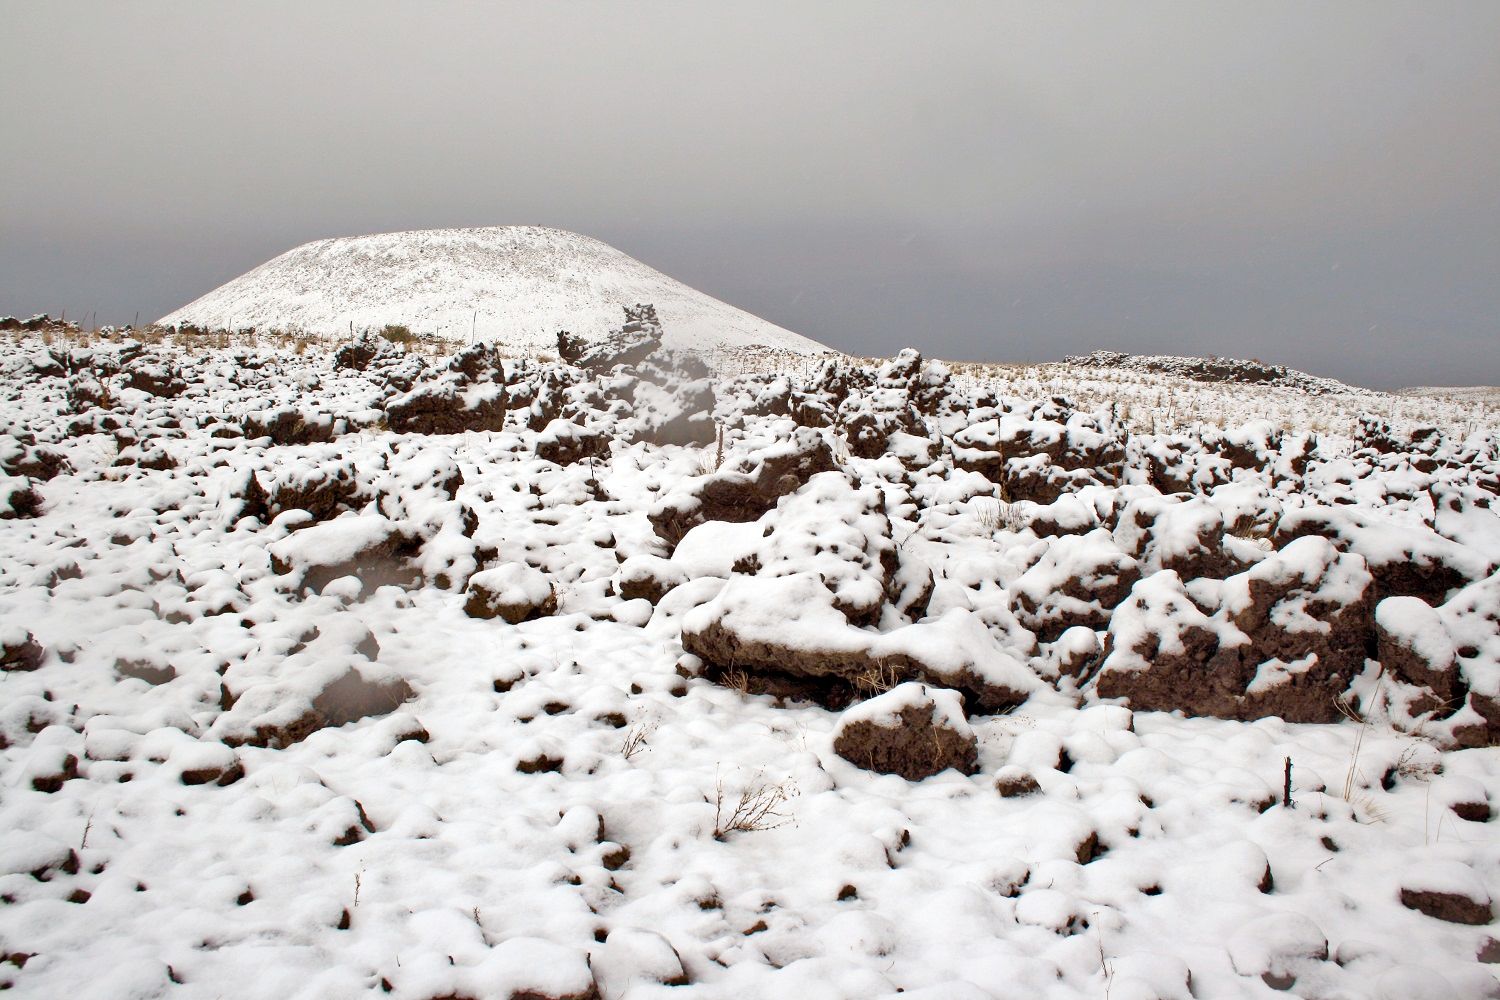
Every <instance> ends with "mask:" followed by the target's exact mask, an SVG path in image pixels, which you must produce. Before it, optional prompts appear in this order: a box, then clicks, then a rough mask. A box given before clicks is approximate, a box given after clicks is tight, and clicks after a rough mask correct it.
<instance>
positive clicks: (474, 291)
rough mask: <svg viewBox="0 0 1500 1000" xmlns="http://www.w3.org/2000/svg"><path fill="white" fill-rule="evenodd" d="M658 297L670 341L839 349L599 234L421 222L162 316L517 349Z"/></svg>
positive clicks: (795, 350) (279, 267) (318, 251)
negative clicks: (710, 292)
mask: <svg viewBox="0 0 1500 1000" xmlns="http://www.w3.org/2000/svg"><path fill="white" fill-rule="evenodd" d="M636 303H651V304H654V305H655V306H656V309H657V312H658V314H659V315H660V317H661V320H662V325H663V327H664V328H665V330H666V334H665V338H664V345H665V346H666V347H668V348H672V349H677V350H685V349H694V350H699V351H705V350H706V351H712V350H737V349H747V348H748V349H757V348H761V349H771V350H776V351H783V352H788V353H792V354H822V353H830V352H829V351H828V348H825V347H824V346H823V345H822V344H819V343H817V342H816V341H813V340H810V339H808V338H806V337H802V336H799V335H798V334H795V333H792V332H791V331H790V330H784V329H782V328H781V327H779V326H776V325H774V324H772V323H768V322H766V321H765V320H763V319H760V318H758V317H756V316H752V315H750V314H749V313H747V312H744V311H742V310H739V309H736V308H734V307H733V306H731V305H728V304H727V303H724V302H720V301H719V300H717V299H714V298H711V297H709V296H707V295H704V294H703V293H701V292H698V291H695V290H694V289H692V288H689V287H688V286H687V285H684V284H682V283H681V282H679V281H675V280H673V279H672V278H669V277H667V276H666V275H664V274H662V273H660V272H659V271H655V270H653V269H651V268H649V267H647V266H646V265H645V264H642V263H641V262H640V261H637V260H635V259H633V258H631V257H628V256H626V255H625V254H623V253H621V252H620V251H618V250H616V249H614V248H613V247H611V246H608V245H607V244H604V243H601V242H600V241H598V240H595V239H591V238H590V237H587V236H580V235H578V234H576V233H569V232H564V231H563V230H560V229H549V228H546V227H543V226H494V227H489V228H477V229H425V230H417V231H413V232H403V233H380V234H376V235H371V236H349V237H341V238H338V239H329V240H317V241H315V242H312V243H306V244H303V245H302V246H300V247H297V248H295V249H293V250H289V251H287V252H286V253H284V254H282V255H281V256H279V257H276V258H274V259H272V260H269V261H267V262H266V263H264V264H262V265H261V266H259V267H257V268H255V269H254V270H252V271H249V272H247V273H246V274H243V275H241V276H240V277H238V278H235V279H234V280H233V281H230V282H229V283H228V284H225V285H222V286H220V287H219V288H216V289H214V290H213V291H211V292H209V293H208V294H207V295H204V296H203V297H202V298H199V299H196V300H194V301H192V302H190V303H188V304H187V305H185V306H183V307H182V308H180V309H177V310H176V311H174V312H171V313H169V314H167V315H166V316H163V317H162V318H161V319H160V320H159V321H158V322H159V324H160V325H162V326H173V327H180V326H186V325H191V326H195V327H199V328H202V329H227V330H243V329H246V328H249V327H254V328H257V329H259V330H285V331H302V332H306V333H316V334H323V335H338V334H345V335H347V334H350V333H353V332H358V331H361V330H370V329H374V330H379V329H381V328H383V327H385V326H386V325H387V324H400V325H403V326H406V327H409V328H410V329H411V330H412V331H413V332H414V333H417V334H433V335H436V336H438V337H442V338H445V339H448V340H457V341H466V340H468V339H470V337H471V336H472V337H474V338H475V339H479V340H487V341H493V342H495V343H497V344H499V345H502V346H503V347H505V348H507V349H508V350H510V351H512V352H514V353H518V354H521V353H530V352H534V351H538V350H548V351H550V350H555V349H556V347H557V333H558V331H559V330H567V331H568V332H570V333H572V334H574V335H576V336H579V337H582V338H584V339H585V340H594V339H598V338H603V337H604V336H606V335H607V334H608V333H609V332H610V331H611V330H612V329H613V328H614V327H616V326H618V325H619V322H620V310H621V308H622V307H624V306H629V305H634V304H636Z"/></svg>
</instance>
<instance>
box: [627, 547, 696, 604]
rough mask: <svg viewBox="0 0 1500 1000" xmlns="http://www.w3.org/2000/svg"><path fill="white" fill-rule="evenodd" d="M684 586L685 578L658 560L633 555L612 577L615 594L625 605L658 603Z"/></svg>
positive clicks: (683, 574) (680, 570)
mask: <svg viewBox="0 0 1500 1000" xmlns="http://www.w3.org/2000/svg"><path fill="white" fill-rule="evenodd" d="M686 582H687V574H686V573H684V572H683V571H682V569H681V568H680V567H678V566H675V565H673V564H672V563H671V562H669V561H667V560H666V559H663V558H661V557H660V556H652V555H635V556H631V557H630V558H629V559H626V560H625V561H624V562H623V563H621V564H620V569H619V571H618V572H616V573H615V579H614V587H615V593H617V594H619V595H620V596H621V597H623V598H624V599H625V600H627V601H634V600H639V599H641V598H644V599H645V600H648V601H650V602H651V603H652V604H655V603H657V602H658V601H660V600H661V599H662V598H663V597H665V596H666V594H667V592H668V591H670V590H671V589H672V588H674V587H678V586H681V585H682V584H684V583H686Z"/></svg>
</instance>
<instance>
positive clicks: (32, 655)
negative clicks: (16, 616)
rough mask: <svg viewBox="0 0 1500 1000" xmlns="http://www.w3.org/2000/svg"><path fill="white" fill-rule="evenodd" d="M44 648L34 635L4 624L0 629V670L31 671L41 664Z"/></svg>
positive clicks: (44, 653)
mask: <svg viewBox="0 0 1500 1000" xmlns="http://www.w3.org/2000/svg"><path fill="white" fill-rule="evenodd" d="M45 655H46V650H44V649H43V648H42V645H41V643H39V642H37V641H36V636H34V635H32V634H31V633H30V632H27V631H26V630H25V629H21V628H16V627H15V626H9V625H8V626H5V627H4V628H3V629H0V670H3V671H6V672H10V671H31V670H35V669H37V668H38V667H40V666H41V665H42V658H43V657H44V656H45Z"/></svg>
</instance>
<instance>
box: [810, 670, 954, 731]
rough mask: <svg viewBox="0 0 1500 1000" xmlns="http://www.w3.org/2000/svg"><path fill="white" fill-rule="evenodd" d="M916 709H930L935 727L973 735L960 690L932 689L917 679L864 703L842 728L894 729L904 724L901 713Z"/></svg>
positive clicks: (853, 710) (843, 721)
mask: <svg viewBox="0 0 1500 1000" xmlns="http://www.w3.org/2000/svg"><path fill="white" fill-rule="evenodd" d="M912 708H915V709H922V710H926V711H928V712H930V713H931V717H932V723H933V725H935V726H939V727H942V728H944V729H952V730H953V731H954V732H956V733H958V734H959V735H960V736H969V735H972V733H971V731H970V729H969V723H968V722H967V721H966V720H965V719H964V708H963V699H962V698H961V697H960V696H959V694H958V692H957V691H945V690H943V689H942V688H932V687H928V686H927V685H926V684H919V683H917V682H916V681H907V682H905V683H904V684H897V685H896V686H895V687H893V688H891V689H890V690H889V691H887V692H885V693H884V694H882V695H877V696H876V697H874V698H870V699H867V700H865V701H862V702H860V703H859V704H858V705H856V706H855V707H853V708H851V709H849V710H848V711H847V712H845V713H844V714H843V715H841V716H840V717H839V724H838V729H839V730H841V729H844V728H845V727H847V726H852V725H854V724H855V723H859V722H868V723H870V724H872V725H875V726H878V727H881V728H883V729H890V728H892V727H894V726H897V725H900V722H901V713H902V712H904V711H906V710H907V709H912ZM837 731H838V730H835V733H837Z"/></svg>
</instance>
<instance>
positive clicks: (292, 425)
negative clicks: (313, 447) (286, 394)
mask: <svg viewBox="0 0 1500 1000" xmlns="http://www.w3.org/2000/svg"><path fill="white" fill-rule="evenodd" d="M245 437H247V438H262V437H268V438H270V439H271V443H272V444H276V445H283V446H286V445H297V444H318V443H321V442H325V441H332V440H333V418H332V417H330V416H328V415H327V414H313V415H310V414H307V413H304V412H302V411H301V410H299V409H296V408H295V407H281V408H279V409H275V410H268V411H266V412H264V413H259V414H256V415H254V416H250V417H247V418H246V419H245Z"/></svg>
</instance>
